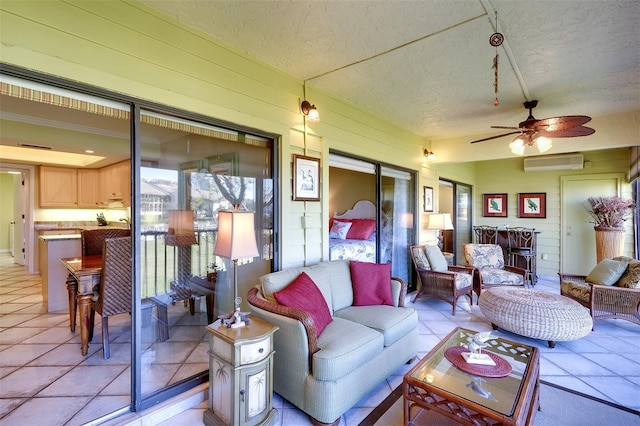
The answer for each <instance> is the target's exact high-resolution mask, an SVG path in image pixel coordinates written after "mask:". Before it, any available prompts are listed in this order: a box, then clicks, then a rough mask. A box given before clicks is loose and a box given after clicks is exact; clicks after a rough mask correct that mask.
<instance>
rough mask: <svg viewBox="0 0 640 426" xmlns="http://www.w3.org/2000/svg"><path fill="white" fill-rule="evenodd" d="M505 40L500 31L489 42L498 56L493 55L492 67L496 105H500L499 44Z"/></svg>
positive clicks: (492, 35) (494, 103) (494, 102)
mask: <svg viewBox="0 0 640 426" xmlns="http://www.w3.org/2000/svg"><path fill="white" fill-rule="evenodd" d="M497 30H498V12H496V31H497ZM503 41H504V36H503V35H502V34H501V33H499V32H495V33H493V34H491V37H489V44H490V45H491V46H493V47H495V48H496V56H494V57H493V67H492V68H493V91H494V93H495V95H496V99H495V100H494V101H493V105H494V106H498V105H500V101H499V100H498V62H499V61H498V58H499V55H498V46H500V45H501V44H502V42H503Z"/></svg>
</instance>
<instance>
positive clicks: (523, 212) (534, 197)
mask: <svg viewBox="0 0 640 426" xmlns="http://www.w3.org/2000/svg"><path fill="white" fill-rule="evenodd" d="M518 217H532V218H539V219H544V218H546V217H547V193H546V192H535V193H532V192H526V193H525V192H521V193H520V194H518Z"/></svg>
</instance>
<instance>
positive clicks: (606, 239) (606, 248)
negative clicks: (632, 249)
mask: <svg viewBox="0 0 640 426" xmlns="http://www.w3.org/2000/svg"><path fill="white" fill-rule="evenodd" d="M595 231H596V258H597V262H598V263H600V261H601V260H602V259H611V258H614V257H616V256H622V252H623V250H624V229H621V228H595Z"/></svg>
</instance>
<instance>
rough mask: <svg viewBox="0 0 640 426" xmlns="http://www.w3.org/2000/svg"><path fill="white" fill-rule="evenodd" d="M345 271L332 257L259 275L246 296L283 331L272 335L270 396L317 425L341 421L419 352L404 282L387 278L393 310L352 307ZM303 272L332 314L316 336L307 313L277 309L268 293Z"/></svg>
mask: <svg viewBox="0 0 640 426" xmlns="http://www.w3.org/2000/svg"><path fill="white" fill-rule="evenodd" d="M350 271H351V269H350V265H349V261H346V260H335V261H330V262H322V263H319V264H317V265H313V266H308V267H302V268H294V269H288V270H284V271H279V272H273V273H271V274H267V275H265V276H263V277H261V278H260V284H259V285H257V286H256V287H254V288H252V289H251V290H250V291H249V294H248V297H247V301H248V302H249V304H250V308H251V312H252V315H255V316H257V317H260V318H262V319H264V320H266V321H269V322H271V323H272V324H275V325H277V326H278V327H280V329H279V330H278V331H277V332H276V334H275V336H274V345H275V355H274V371H273V377H274V391H275V392H277V393H278V394H279V395H280V396H282V397H283V398H285V399H286V400H288V401H289V402H291V403H292V404H293V405H295V406H296V407H298V408H299V409H300V410H302V411H304V412H305V413H307V414H308V415H309V416H310V417H311V419H312V421H313V422H314V423H315V424H338V423H339V421H340V418H341V416H342V414H343V413H345V412H346V411H347V410H349V409H350V408H351V407H352V406H353V405H354V404H355V403H356V402H358V401H359V400H360V399H361V398H362V397H364V396H365V395H366V394H367V393H369V392H370V391H372V390H373V389H374V388H375V387H376V386H378V385H379V384H380V383H381V382H382V381H383V380H384V379H385V378H387V377H388V376H390V375H391V374H393V373H394V372H396V371H397V370H398V368H399V367H401V366H402V365H403V364H405V363H407V362H408V361H410V360H411V359H412V358H414V357H415V355H416V353H417V348H418V315H417V313H416V311H415V310H414V309H413V308H410V307H404V299H405V297H406V292H407V288H406V284H405V283H404V282H403V281H402V280H399V279H391V280H390V282H389V286H391V294H392V299H393V303H394V305H395V306H389V305H373V306H352V305H353V302H354V292H353V287H352V282H351V272H350ZM302 272H306V274H307V275H308V276H309V277H310V278H311V279H312V280H313V282H314V283H315V284H316V285H317V287H318V288H319V289H320V292H321V293H322V297H323V298H324V300H325V301H326V303H327V305H328V307H329V312H330V313H331V317H332V318H331V319H332V320H331V322H330V323H329V324H328V325H327V326H326V328H324V330H323V331H322V333H321V334H320V335H319V336H317V337H316V330H315V324H314V322H313V319H312V318H311V316H310V315H309V314H308V313H307V312H305V311H303V310H301V309H297V308H291V307H287V306H284V305H281V304H278V302H277V301H276V299H275V297H274V295H273V294H274V293H276V292H279V291H281V290H283V289H285V288H286V287H287V286H288V285H289V284H290V283H292V282H293V281H294V280H296V278H297V277H298V276H299V275H300V274H301V273H302ZM398 374H400V373H398Z"/></svg>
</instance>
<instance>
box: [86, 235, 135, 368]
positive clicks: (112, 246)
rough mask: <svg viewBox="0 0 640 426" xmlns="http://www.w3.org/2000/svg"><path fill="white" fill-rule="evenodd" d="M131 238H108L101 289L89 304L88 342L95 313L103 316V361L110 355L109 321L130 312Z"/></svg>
mask: <svg viewBox="0 0 640 426" xmlns="http://www.w3.org/2000/svg"><path fill="white" fill-rule="evenodd" d="M131 281H132V279H131V238H129V237H123V238H107V239H105V240H104V251H103V253H102V273H101V275H100V286H99V287H100V288H99V290H97V293H98V294H97V295H95V296H94V301H92V302H91V314H90V323H89V341H91V339H92V338H93V326H94V323H95V313H96V312H97V313H98V314H100V315H101V316H102V344H103V348H104V358H105V359H108V358H109V357H110V356H111V353H110V351H109V317H110V316H112V315H117V314H122V313H125V312H131Z"/></svg>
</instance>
